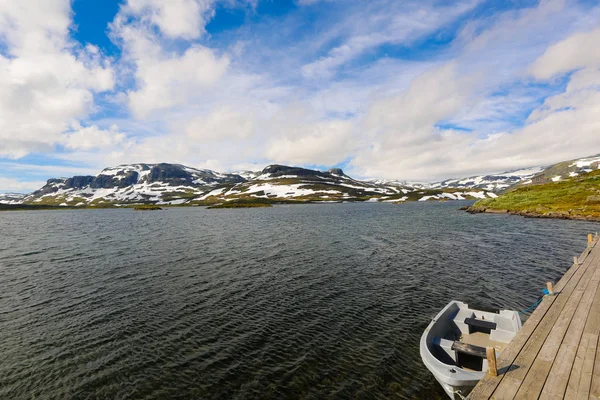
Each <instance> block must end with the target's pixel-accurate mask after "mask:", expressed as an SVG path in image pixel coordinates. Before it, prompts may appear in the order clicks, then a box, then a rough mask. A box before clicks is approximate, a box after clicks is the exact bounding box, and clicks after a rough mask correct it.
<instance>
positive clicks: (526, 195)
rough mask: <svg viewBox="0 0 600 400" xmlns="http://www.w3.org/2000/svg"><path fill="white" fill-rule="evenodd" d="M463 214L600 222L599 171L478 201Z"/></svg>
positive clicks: (522, 188)
mask: <svg viewBox="0 0 600 400" xmlns="http://www.w3.org/2000/svg"><path fill="white" fill-rule="evenodd" d="M467 211H469V212H473V213H479V212H487V213H510V214H517V215H523V216H526V217H539V218H565V219H583V220H590V221H600V171H593V172H590V173H588V174H585V175H581V176H577V177H573V178H569V179H567V180H564V181H560V182H551V183H547V184H543V185H532V186H526V187H521V188H519V189H516V190H514V191H511V192H508V193H505V194H503V195H502V196H500V197H498V198H496V199H486V200H480V201H478V202H476V203H475V204H474V205H473V206H471V207H469V208H468V209H467Z"/></svg>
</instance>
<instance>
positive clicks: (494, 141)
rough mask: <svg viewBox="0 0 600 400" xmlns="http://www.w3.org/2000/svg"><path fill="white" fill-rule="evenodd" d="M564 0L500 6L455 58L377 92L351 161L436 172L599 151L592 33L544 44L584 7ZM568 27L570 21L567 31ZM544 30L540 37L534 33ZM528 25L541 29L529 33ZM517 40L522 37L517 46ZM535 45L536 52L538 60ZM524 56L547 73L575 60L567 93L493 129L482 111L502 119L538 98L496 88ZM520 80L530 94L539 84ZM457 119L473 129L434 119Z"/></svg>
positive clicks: (418, 174) (520, 68)
mask: <svg viewBox="0 0 600 400" xmlns="http://www.w3.org/2000/svg"><path fill="white" fill-rule="evenodd" d="M567 6H568V5H567V4H565V3H563V4H562V7H567ZM571 6H572V4H571ZM562 7H561V4H560V2H543V3H541V4H540V5H539V7H537V8H533V9H526V10H524V11H522V12H520V13H517V14H512V13H511V14H507V15H504V16H501V17H500V18H497V19H496V24H495V25H494V24H492V25H491V26H488V27H486V28H487V29H485V30H484V31H483V32H482V33H481V34H480V35H475V36H474V37H471V38H470V39H468V40H465V42H464V44H463V45H464V51H463V52H462V53H459V55H458V57H456V58H455V60H454V61H453V62H451V63H449V64H447V65H446V66H444V67H437V68H436V69H434V70H431V71H430V72H428V73H426V74H424V75H423V76H421V77H419V78H417V79H415V80H414V81H413V83H412V85H411V87H410V88H409V89H408V90H407V91H406V92H405V93H403V94H401V95H398V96H393V97H389V98H384V99H379V100H376V101H374V102H373V105H372V106H371V107H370V109H369V113H368V114H367V116H366V118H365V120H364V121H365V129H363V132H367V133H368V136H367V137H368V143H369V145H370V149H368V150H365V149H361V150H360V151H358V153H357V157H356V158H354V159H353V160H352V164H351V165H352V168H353V169H354V172H355V173H358V174H361V175H366V176H375V177H388V178H402V179H416V180H420V179H423V180H432V179H442V178H449V177H461V176H465V175H470V174H476V173H485V172H488V173H491V172H499V171H503V170H509V169H514V168H520V167H526V166H533V165H548V164H552V163H554V162H558V161H563V160H567V159H571V158H577V157H581V156H585V155H589V153H597V152H598V151H599V150H600V135H598V132H599V131H600V122H599V120H598V118H597V115H598V112H599V111H600V92H599V91H598V89H599V88H600V79H599V78H600V74H599V73H598V64H597V62H598V61H597V57H596V56H595V55H594V56H589V55H587V54H583V53H585V52H588V53H589V52H592V53H594V54H595V53H597V52H594V51H593V50H591V49H592V48H593V47H590V45H591V42H593V39H590V38H591V37H595V35H596V34H597V33H596V30H593V31H590V32H588V33H574V34H572V35H570V36H569V37H568V38H567V39H564V40H560V41H558V43H557V44H556V45H554V46H550V47H548V42H550V43H552V42H553V41H554V42H556V39H555V38H557V37H558V38H560V39H563V38H564V37H565V36H564V35H565V32H564V31H563V32H561V31H558V30H557V29H556V28H555V26H569V21H579V20H580V19H581V15H582V14H581V13H582V12H581V10H579V9H577V8H574V7H571V8H569V9H563V8H562ZM595 11H596V12H597V10H595ZM548 21H553V23H549V22H548ZM559 21H560V23H558V22H559ZM554 22H556V24H554ZM588 25H589V23H588ZM577 27H579V28H580V26H577ZM571 29H575V28H569V30H568V31H567V33H568V32H569V31H570V30H571ZM545 31H547V32H548V35H547V36H546V42H545V43H546V44H545V46H544V45H543V44H542V42H540V37H542V35H541V32H545ZM534 32H537V35H536V36H533V37H534V38H533V39H531V40H530V39H529V38H530V37H532V35H533V33H534ZM463 39H464V38H463ZM553 39H554V40H553ZM514 40H520V42H518V43H519V44H518V46H519V48H518V50H515V49H514V45H515V42H514ZM508 41H510V46H509V43H508ZM566 45H568V46H569V47H570V49H571V50H570V51H569V52H568V54H569V58H561V56H559V55H561V54H562V53H563V52H564V51H566V50H565V46H566ZM509 48H510V51H508V50H509ZM536 54H537V55H539V56H540V57H539V58H538V59H537V60H536ZM567 59H568V60H569V61H566V60H567ZM526 61H528V62H529V63H531V64H532V65H533V67H531V68H530V69H529V71H531V72H532V73H533V74H534V76H536V77H539V78H543V79H549V78H552V77H555V76H559V75H560V74H564V73H568V72H570V71H572V70H573V69H580V70H579V71H577V72H575V73H574V74H573V75H572V76H571V80H570V82H569V84H568V86H567V89H566V91H565V92H564V93H561V94H558V95H554V96H551V97H548V98H547V99H546V100H545V101H544V103H543V104H542V105H541V106H537V107H535V109H534V111H533V112H532V113H531V115H530V117H529V119H528V120H527V121H526V122H525V125H524V126H521V127H517V128H515V127H514V126H511V130H509V131H498V132H493V131H490V130H489V127H485V126H484V125H485V122H483V121H484V120H485V119H486V118H488V119H490V120H491V121H492V122H490V123H488V125H490V124H491V125H493V124H496V126H498V125H497V122H496V121H499V122H501V121H506V120H507V119H508V120H510V116H511V114H510V113H511V112H514V113H515V114H518V113H519V112H520V113H523V111H524V110H527V108H528V107H531V105H532V104H535V102H536V101H537V98H536V97H532V98H529V99H527V98H526V96H524V95H523V93H522V92H521V91H520V90H516V91H515V90H512V91H511V90H508V93H507V94H506V95H503V96H497V95H492V93H493V92H494V91H497V90H499V89H501V90H506V88H505V87H503V86H505V85H509V86H508V88H511V86H512V85H514V84H515V83H520V82H522V81H523V80H524V79H526V72H527V70H528V63H527V62H526ZM452 65H454V67H451V66H452ZM525 84H526V81H525ZM513 87H514V86H513ZM525 90H526V91H527V93H530V94H531V93H535V90H536V89H531V88H529V89H525ZM515 92H516V93H515ZM538 95H539V94H538ZM498 102H499V103H498ZM513 105H514V107H513ZM515 107H516V108H515ZM457 117H458V119H457ZM453 120H454V121H455V122H456V123H457V124H458V125H461V123H467V126H468V125H469V124H470V123H469V121H471V125H472V126H474V127H475V128H476V130H475V131H473V132H462V131H457V130H441V129H438V128H436V127H435V126H436V124H437V123H439V122H444V121H453ZM478 120H479V121H482V122H476V121H478ZM473 122H476V123H473Z"/></svg>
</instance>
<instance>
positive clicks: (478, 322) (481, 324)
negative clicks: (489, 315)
mask: <svg viewBox="0 0 600 400" xmlns="http://www.w3.org/2000/svg"><path fill="white" fill-rule="evenodd" d="M465 324H467V325H468V326H472V327H475V328H481V329H489V330H492V329H496V326H497V324H496V323H495V322H491V321H484V320H482V319H476V318H465Z"/></svg>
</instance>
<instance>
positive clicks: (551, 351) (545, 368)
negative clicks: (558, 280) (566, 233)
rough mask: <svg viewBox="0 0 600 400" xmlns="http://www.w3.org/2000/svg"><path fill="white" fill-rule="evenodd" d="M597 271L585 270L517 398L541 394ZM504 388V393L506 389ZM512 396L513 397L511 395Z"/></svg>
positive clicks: (520, 388)
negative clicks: (588, 285) (589, 283)
mask: <svg viewBox="0 0 600 400" xmlns="http://www.w3.org/2000/svg"><path fill="white" fill-rule="evenodd" d="M599 254H600V253H599V252H595V253H593V254H592V257H591V260H590V263H591V262H594V261H595V260H596V259H598V255H599ZM595 272H596V268H595V265H591V266H590V267H589V268H588V269H587V270H586V272H585V275H584V278H583V279H582V280H581V281H580V283H579V284H578V285H577V287H576V288H575V290H574V291H573V293H572V294H571V296H570V297H569V298H568V300H567V304H566V305H565V306H564V308H563V309H562V311H561V313H560V315H559V317H558V319H557V320H556V323H555V324H554V326H553V327H552V329H551V331H550V333H549V334H548V337H547V338H546V339H545V341H544V342H543V345H542V348H541V349H540V351H539V353H538V354H537V356H536V357H535V360H534V362H533V364H532V365H531V368H530V369H529V371H528V372H527V376H526V377H525V379H524V380H523V381H522V382H521V384H520V387H519V390H518V391H517V393H516V395H515V396H514V398H515V399H537V398H538V397H539V395H540V392H541V390H542V387H543V386H544V383H545V382H546V379H547V377H548V374H549V373H550V369H551V368H552V365H553V363H554V360H555V359H556V356H557V355H558V351H559V348H560V346H561V344H562V342H563V340H564V338H565V335H566V333H567V330H568V328H569V325H570V324H571V321H572V319H573V316H574V314H575V312H576V311H577V308H578V306H579V303H580V302H581V299H582V297H583V294H584V293H585V289H586V288H587V283H588V282H589V281H590V279H591V278H592V276H593V275H594V273H595ZM519 366H521V365H520V364H519ZM499 389H501V390H502V392H503V394H504V389H503V388H499ZM511 398H512V397H511Z"/></svg>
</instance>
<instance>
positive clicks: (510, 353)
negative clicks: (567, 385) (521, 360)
mask: <svg viewBox="0 0 600 400" xmlns="http://www.w3.org/2000/svg"><path fill="white" fill-rule="evenodd" d="M588 250H589V249H586V250H585V251H584V252H583V253H582V254H581V256H580V257H579V263H577V264H576V263H574V264H573V265H572V266H571V268H570V269H569V270H568V271H567V272H566V273H565V274H564V275H563V277H562V278H561V279H560V281H559V282H558V283H557V284H556V287H555V291H557V292H559V293H561V294H559V295H558V296H551V297H546V298H544V300H543V301H542V303H541V304H540V305H539V306H538V307H537V309H536V310H535V311H534V312H533V314H532V315H531V316H530V317H529V319H528V320H527V322H526V323H525V325H524V326H523V328H522V329H521V330H520V331H519V333H518V334H517V336H516V337H515V338H514V339H513V340H512V341H511V342H510V344H509V345H508V346H507V348H505V349H504V350H503V351H502V353H500V356H499V357H498V360H497V361H498V369H499V372H500V374H499V376H497V377H486V378H484V379H483V380H482V381H480V382H479V384H478V385H477V386H476V387H475V389H474V390H473V391H472V392H471V394H470V395H469V398H470V399H488V398H490V397H491V396H492V394H493V393H494V391H495V390H496V388H497V387H498V385H499V384H500V382H501V381H502V379H503V378H504V377H505V376H506V375H507V374H510V373H511V372H512V371H513V370H511V366H512V365H513V363H514V361H515V359H516V358H517V356H518V355H519V353H520V352H521V350H522V349H523V347H524V346H525V345H526V343H527V341H528V340H529V339H530V337H531V336H532V334H533V333H534V332H535V331H536V329H537V328H538V325H539V324H540V322H541V321H542V320H543V318H544V316H545V315H546V313H547V312H548V310H549V309H550V308H551V306H552V304H553V303H554V301H555V300H556V299H557V298H565V297H568V296H569V294H570V292H571V291H572V290H573V289H574V288H575V286H576V285H577V283H578V282H579V280H580V279H581V277H582V276H583V273H584V272H585V271H586V269H587V268H588V266H589V261H590V260H589V259H588V254H589V251H588ZM586 261H587V262H586ZM559 312H560V310H559V311H558V313H559ZM558 313H556V318H558ZM551 319H552V318H551ZM550 328H551V326H548V331H549V329H550ZM538 334H539V332H538ZM541 335H543V336H544V337H545V335H547V332H543V333H542V334H541ZM540 346H541V345H540ZM536 353H537V351H536ZM515 392H516V390H515Z"/></svg>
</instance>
